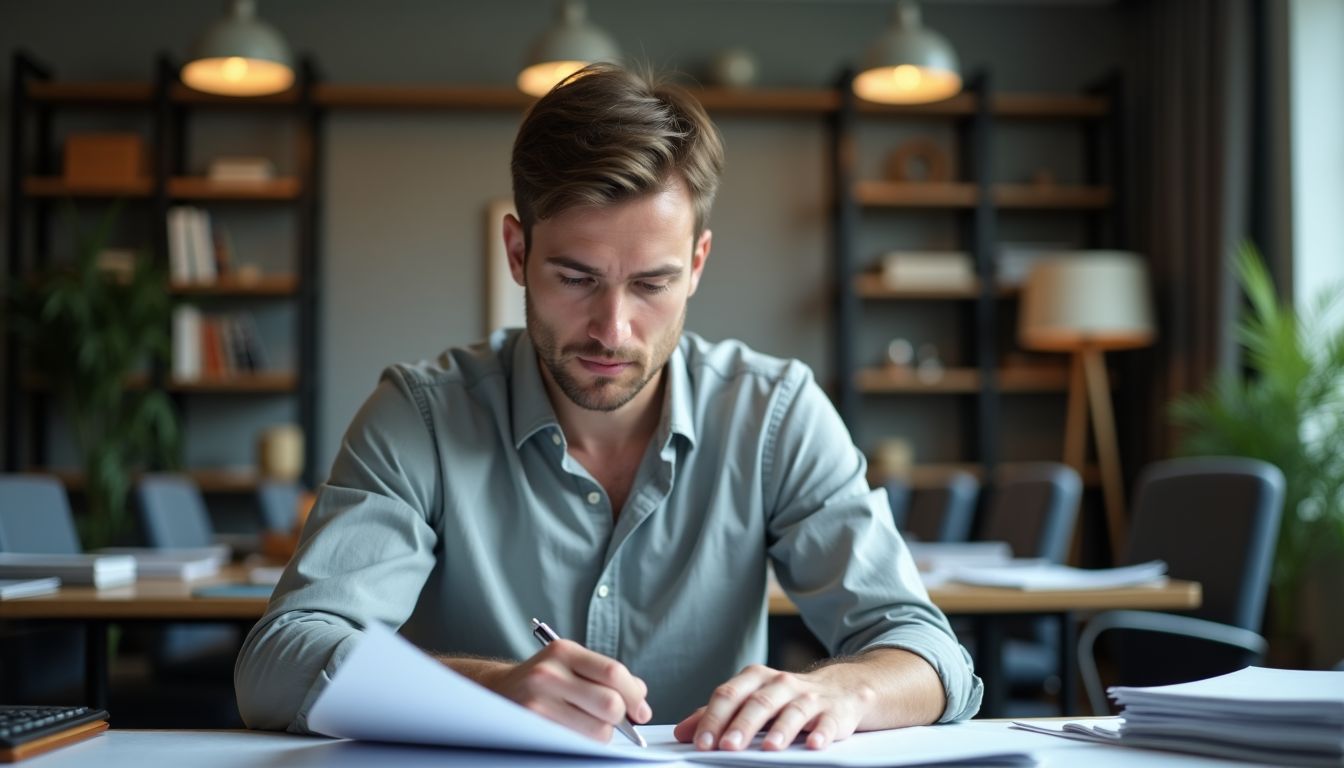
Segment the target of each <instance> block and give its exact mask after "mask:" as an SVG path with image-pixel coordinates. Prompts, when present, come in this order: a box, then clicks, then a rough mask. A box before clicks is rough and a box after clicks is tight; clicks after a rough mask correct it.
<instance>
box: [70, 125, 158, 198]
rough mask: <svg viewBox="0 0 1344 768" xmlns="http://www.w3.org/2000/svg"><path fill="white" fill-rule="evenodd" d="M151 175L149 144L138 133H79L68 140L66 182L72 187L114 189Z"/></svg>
mask: <svg viewBox="0 0 1344 768" xmlns="http://www.w3.org/2000/svg"><path fill="white" fill-rule="evenodd" d="M148 176H149V163H148V155H147V153H146V151H145V141H144V139H142V138H140V136H138V135H136V134H134V133H77V134H73V135H71V136H69V137H67V138H66V140H65V162H64V180H65V182H66V183H67V184H69V185H71V186H88V187H96V186H108V187H110V186H117V185H123V184H133V183H135V182H140V181H143V180H145V179H147V178H148Z"/></svg>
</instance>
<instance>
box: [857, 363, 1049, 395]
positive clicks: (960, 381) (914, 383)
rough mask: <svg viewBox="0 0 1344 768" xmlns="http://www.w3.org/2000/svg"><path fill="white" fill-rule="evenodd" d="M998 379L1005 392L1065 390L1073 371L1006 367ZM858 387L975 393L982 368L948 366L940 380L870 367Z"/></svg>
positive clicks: (870, 390)
mask: <svg viewBox="0 0 1344 768" xmlns="http://www.w3.org/2000/svg"><path fill="white" fill-rule="evenodd" d="M998 382H999V391H1001V392H1063V391H1065V390H1066V389H1067V388H1068V384H1069V373H1068V371H1067V370H1065V369H1063V368H1005V369H1002V370H1000V371H999V375H998ZM854 386H855V387H856V388H857V389H858V390H859V391H860V392H865V393H868V394H949V395H951V394H971V393H975V392H979V391H980V371H979V370H978V369H976V368H947V369H945V370H944V371H943V374H942V376H941V377H939V378H938V379H937V380H935V381H923V380H921V379H920V378H919V377H918V376H917V375H916V374H915V372H914V371H913V370H908V369H907V370H902V369H898V368H895V367H886V368H866V369H864V370H861V371H859V372H857V373H856V374H855V375H854Z"/></svg>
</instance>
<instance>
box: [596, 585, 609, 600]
mask: <svg viewBox="0 0 1344 768" xmlns="http://www.w3.org/2000/svg"><path fill="white" fill-rule="evenodd" d="M609 594H611V590H610V589H607V585H606V584H602V585H601V586H599V587H598V588H597V596H598V597H606V596H607V595H609Z"/></svg>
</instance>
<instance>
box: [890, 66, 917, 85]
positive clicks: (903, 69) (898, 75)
mask: <svg viewBox="0 0 1344 768" xmlns="http://www.w3.org/2000/svg"><path fill="white" fill-rule="evenodd" d="M923 79H924V77H923V75H921V74H920V72H919V67H916V66H914V65H912V64H902V65H900V66H899V67H895V68H893V69H892V70H891V84H892V85H894V86H896V88H897V89H899V90H902V91H915V90H919V86H920V81H921V80H923Z"/></svg>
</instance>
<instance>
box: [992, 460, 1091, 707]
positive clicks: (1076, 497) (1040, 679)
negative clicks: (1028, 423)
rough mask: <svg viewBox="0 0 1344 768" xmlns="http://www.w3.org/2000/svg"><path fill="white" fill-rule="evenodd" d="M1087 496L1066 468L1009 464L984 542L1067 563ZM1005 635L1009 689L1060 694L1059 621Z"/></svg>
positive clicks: (1001, 474) (1030, 623) (1026, 624)
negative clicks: (1057, 691)
mask: <svg viewBox="0 0 1344 768" xmlns="http://www.w3.org/2000/svg"><path fill="white" fill-rule="evenodd" d="M1082 495H1083V482H1082V479H1081V478H1079V477H1078V473H1077V472H1076V471H1074V469H1073V468H1072V467H1069V466H1068V465H1067V464H1059V463H1055V462H1031V463H1021V464H1005V465H1003V466H1002V467H1000V468H999V471H998V473H997V477H996V482H995V489H994V499H993V502H992V504H991V507H990V509H989V511H988V513H987V516H986V518H985V525H984V531H983V533H982V535H981V538H982V539H985V540H987V541H1006V542H1008V544H1009V546H1011V547H1012V549H1013V556H1014V557H1038V558H1041V559H1043V560H1047V561H1049V562H1051V563H1062V562H1064V560H1065V558H1066V557H1067V556H1068V550H1069V543H1070V541H1071V540H1072V538H1073V528H1074V524H1075V523H1076V522H1077V519H1078V505H1079V503H1080V501H1081V500H1082ZM1006 634H1007V637H1006V638H1005V640H1004V647H1003V674H1004V679H1005V680H1006V681H1007V682H1008V684H1009V686H1010V687H1012V688H1016V689H1019V690H1021V689H1026V688H1030V689H1035V690H1041V689H1044V690H1046V691H1048V692H1054V691H1055V690H1057V689H1058V686H1059V632H1058V624H1057V620H1056V619H1049V618H1041V619H1029V620H1023V621H1022V622H1020V623H1015V624H1014V625H1010V626H1009V627H1008V630H1007V633H1006Z"/></svg>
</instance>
